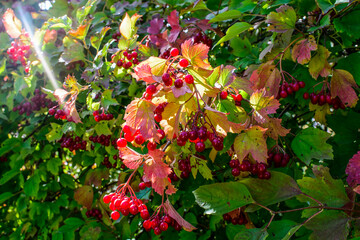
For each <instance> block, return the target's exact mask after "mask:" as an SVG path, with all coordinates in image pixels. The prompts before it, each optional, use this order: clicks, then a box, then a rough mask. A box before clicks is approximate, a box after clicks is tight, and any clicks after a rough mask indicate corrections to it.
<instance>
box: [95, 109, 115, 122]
mask: <svg viewBox="0 0 360 240" xmlns="http://www.w3.org/2000/svg"><path fill="white" fill-rule="evenodd" d="M93 116H94V119H95V121H96V122H100V121H102V120H105V121H110V120H112V119H114V116H113V115H112V114H111V113H109V114H106V113H99V111H94V112H93Z"/></svg>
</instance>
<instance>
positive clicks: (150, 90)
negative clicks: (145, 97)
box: [146, 85, 156, 94]
mask: <svg viewBox="0 0 360 240" xmlns="http://www.w3.org/2000/svg"><path fill="white" fill-rule="evenodd" d="M146 92H147V93H149V94H154V93H156V87H155V85H149V86H147V87H146Z"/></svg>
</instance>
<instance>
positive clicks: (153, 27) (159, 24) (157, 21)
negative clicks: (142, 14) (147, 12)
mask: <svg viewBox="0 0 360 240" xmlns="http://www.w3.org/2000/svg"><path fill="white" fill-rule="evenodd" d="M163 26H164V19H163V18H154V19H153V20H151V21H150V27H148V28H147V32H148V33H149V34H158V33H160V30H161V29H162V28H163Z"/></svg>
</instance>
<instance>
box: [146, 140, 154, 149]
mask: <svg viewBox="0 0 360 240" xmlns="http://www.w3.org/2000/svg"><path fill="white" fill-rule="evenodd" d="M147 148H148V149H149V150H150V151H154V150H155V149H156V143H155V142H150V141H149V142H148V144H147Z"/></svg>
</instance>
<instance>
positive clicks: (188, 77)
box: [184, 74, 194, 84]
mask: <svg viewBox="0 0 360 240" xmlns="http://www.w3.org/2000/svg"><path fill="white" fill-rule="evenodd" d="M184 79H185V82H186V83H187V84H193V83H194V77H193V76H192V75H190V74H188V75H186V76H185V78H184Z"/></svg>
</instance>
